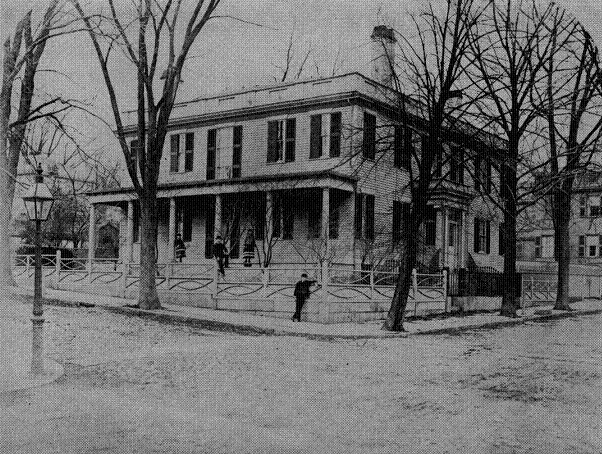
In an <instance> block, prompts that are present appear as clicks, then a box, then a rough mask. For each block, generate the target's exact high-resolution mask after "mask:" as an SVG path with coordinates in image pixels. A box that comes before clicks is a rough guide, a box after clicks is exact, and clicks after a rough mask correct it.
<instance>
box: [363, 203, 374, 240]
mask: <svg viewBox="0 0 602 454" xmlns="http://www.w3.org/2000/svg"><path fill="white" fill-rule="evenodd" d="M365 197H366V239H368V240H373V239H374V205H375V203H374V196H373V195H370V194H367V195H366V196H365Z"/></svg>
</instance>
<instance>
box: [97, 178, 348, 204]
mask: <svg viewBox="0 0 602 454" xmlns="http://www.w3.org/2000/svg"><path fill="white" fill-rule="evenodd" d="M358 180H359V178H358V177H357V176H355V175H346V174H343V173H340V172H336V171H333V170H327V171H307V172H292V173H280V174H274V175H253V176H248V177H241V178H225V179H216V180H203V181H189V182H177V183H176V182H172V183H163V184H159V187H158V191H157V197H158V198H169V197H186V196H195V195H213V194H228V193H236V192H253V191H277V190H285V189H308V188H317V187H322V188H332V189H340V190H343V191H348V192H352V191H353V190H354V188H355V185H356V183H357V181H358ZM87 195H88V197H89V201H90V203H112V202H123V201H128V200H135V199H137V195H136V192H135V190H134V188H133V187H131V186H130V187H126V188H108V189H100V190H96V191H90V192H88V193H87Z"/></svg>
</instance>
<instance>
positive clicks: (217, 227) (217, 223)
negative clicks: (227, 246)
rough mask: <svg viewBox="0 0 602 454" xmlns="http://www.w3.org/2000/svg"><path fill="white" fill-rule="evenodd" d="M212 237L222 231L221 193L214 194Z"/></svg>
mask: <svg viewBox="0 0 602 454" xmlns="http://www.w3.org/2000/svg"><path fill="white" fill-rule="evenodd" d="M213 230H214V233H213V237H214V238H213V239H215V237H216V236H217V235H221V231H222V195H221V194H215V218H214V222H213Z"/></svg>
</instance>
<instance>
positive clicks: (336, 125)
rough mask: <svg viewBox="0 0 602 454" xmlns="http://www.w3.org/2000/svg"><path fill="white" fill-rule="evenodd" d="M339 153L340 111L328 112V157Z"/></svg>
mask: <svg viewBox="0 0 602 454" xmlns="http://www.w3.org/2000/svg"><path fill="white" fill-rule="evenodd" d="M340 155H341V112H334V113H332V114H330V157H331V158H336V157H337V156H340Z"/></svg>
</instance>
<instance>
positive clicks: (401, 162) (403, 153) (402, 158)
mask: <svg viewBox="0 0 602 454" xmlns="http://www.w3.org/2000/svg"><path fill="white" fill-rule="evenodd" d="M408 136H409V139H410V145H409V146H407V144H406V143H405V142H404V139H407V137H408ZM411 140H412V130H411V129H407V130H406V131H405V134H404V130H403V128H402V127H401V126H400V125H395V131H394V139H393V165H394V166H395V167H397V168H399V169H409V168H410V162H411V158H412V155H411V153H412V148H411V146H412V142H411Z"/></svg>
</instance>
